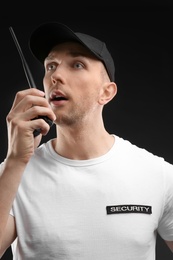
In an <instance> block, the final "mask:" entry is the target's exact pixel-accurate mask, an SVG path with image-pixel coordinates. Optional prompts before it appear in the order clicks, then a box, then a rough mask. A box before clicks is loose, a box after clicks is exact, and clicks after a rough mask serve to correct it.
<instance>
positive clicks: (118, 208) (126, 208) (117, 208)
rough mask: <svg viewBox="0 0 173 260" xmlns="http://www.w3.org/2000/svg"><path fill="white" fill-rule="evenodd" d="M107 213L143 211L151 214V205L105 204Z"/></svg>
mask: <svg viewBox="0 0 173 260" xmlns="http://www.w3.org/2000/svg"><path fill="white" fill-rule="evenodd" d="M106 212H107V214H122V213H143V214H152V207H151V206H148V205H133V204H127V205H114V206H106Z"/></svg>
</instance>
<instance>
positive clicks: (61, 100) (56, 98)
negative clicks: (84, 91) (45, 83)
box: [49, 90, 68, 106]
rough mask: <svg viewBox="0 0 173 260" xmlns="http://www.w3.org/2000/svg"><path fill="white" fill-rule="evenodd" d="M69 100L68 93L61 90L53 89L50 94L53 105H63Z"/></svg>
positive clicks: (50, 101)
mask: <svg viewBox="0 0 173 260" xmlns="http://www.w3.org/2000/svg"><path fill="white" fill-rule="evenodd" d="M67 101H68V99H67V97H66V95H65V94H64V93H63V92H62V91H60V90H53V91H52V92H51V93H50V96H49V103H50V105H53V106H62V105H64V104H65V103H66V102H67Z"/></svg>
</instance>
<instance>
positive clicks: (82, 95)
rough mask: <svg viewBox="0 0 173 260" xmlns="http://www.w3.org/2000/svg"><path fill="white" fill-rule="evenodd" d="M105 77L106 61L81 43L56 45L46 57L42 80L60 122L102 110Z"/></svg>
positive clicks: (79, 120)
mask: <svg viewBox="0 0 173 260" xmlns="http://www.w3.org/2000/svg"><path fill="white" fill-rule="evenodd" d="M106 80H107V81H109V78H108V76H107V72H106V70H105V67H104V65H103V63H102V62H101V61H99V60H98V59H96V58H95V56H94V55H93V54H91V53H90V52H89V51H88V50H87V49H86V48H85V47H83V46H82V45H81V44H79V43H75V42H66V43H62V44H59V45H57V46H56V47H55V48H53V50H52V51H51V52H50V53H49V55H48V57H47V58H46V59H45V76H44V79H43V83H44V88H45V93H46V98H47V99H48V100H49V103H50V105H51V107H52V109H53V111H54V113H55V114H56V116H57V124H74V123H77V122H78V123H79V122H81V120H85V119H86V118H87V120H88V119H89V118H93V116H95V115H96V114H97V113H98V111H99V113H100V109H101V108H100V104H99V98H100V95H101V93H102V90H103V85H104V82H105V81H106Z"/></svg>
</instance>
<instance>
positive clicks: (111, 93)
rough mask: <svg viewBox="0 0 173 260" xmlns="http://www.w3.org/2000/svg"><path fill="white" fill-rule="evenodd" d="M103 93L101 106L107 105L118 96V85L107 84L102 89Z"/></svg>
mask: <svg viewBox="0 0 173 260" xmlns="http://www.w3.org/2000/svg"><path fill="white" fill-rule="evenodd" d="M101 91H102V93H101V95H100V98H99V104H100V105H105V104H107V103H108V102H109V101H111V100H112V99H113V98H114V97H115V95H116V94H117V85H116V84H115V82H107V83H105V85H104V86H103V88H102V90H101Z"/></svg>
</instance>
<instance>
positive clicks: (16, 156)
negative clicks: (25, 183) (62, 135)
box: [0, 89, 55, 256]
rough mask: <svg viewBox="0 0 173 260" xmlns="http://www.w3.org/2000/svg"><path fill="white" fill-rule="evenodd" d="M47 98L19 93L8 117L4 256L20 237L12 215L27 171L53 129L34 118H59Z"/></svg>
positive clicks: (2, 191) (1, 233) (1, 219)
mask: <svg viewBox="0 0 173 260" xmlns="http://www.w3.org/2000/svg"><path fill="white" fill-rule="evenodd" d="M43 96H44V93H43V92H42V91H39V90H37V89H27V90H24V91H20V92H18V93H17V95H16V97H15V100H14V103H13V106H12V108H11V110H10V112H9V114H8V115H7V129H8V152H7V157H6V159H5V161H4V162H3V164H1V173H0V213H1V214H0V256H2V255H3V253H4V252H5V250H6V249H7V248H8V247H9V246H10V244H11V243H12V242H13V240H14V239H15V237H16V235H17V234H16V230H15V221H14V218H13V217H12V216H10V215H9V213H10V210H11V207H12V204H13V201H14V199H15V196H16V193H17V190H18V187H19V185H20V182H21V178H22V175H23V172H24V170H25V167H26V166H27V164H28V162H29V160H30V157H31V156H32V155H33V153H34V150H35V148H36V147H37V146H38V145H39V143H40V141H41V136H42V134H43V135H45V134H47V132H48V131H49V128H50V127H49V125H48V124H47V123H46V122H45V121H44V120H43V119H37V120H32V119H33V118H36V117H38V116H39V115H45V116H48V117H49V118H50V119H52V120H54V118H55V115H54V114H53V112H52V110H51V109H50V107H49V104H48V103H47V101H46V99H45V98H43ZM33 104H34V106H33ZM38 128H40V129H41V130H42V131H41V134H40V135H39V136H37V137H35V138H34V136H33V131H34V129H38Z"/></svg>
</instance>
